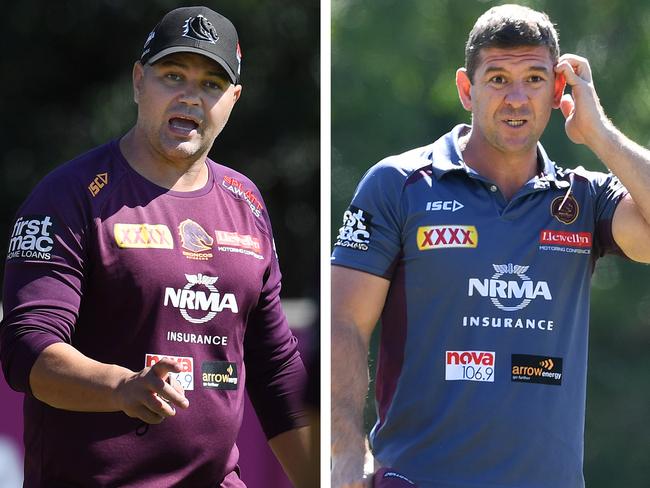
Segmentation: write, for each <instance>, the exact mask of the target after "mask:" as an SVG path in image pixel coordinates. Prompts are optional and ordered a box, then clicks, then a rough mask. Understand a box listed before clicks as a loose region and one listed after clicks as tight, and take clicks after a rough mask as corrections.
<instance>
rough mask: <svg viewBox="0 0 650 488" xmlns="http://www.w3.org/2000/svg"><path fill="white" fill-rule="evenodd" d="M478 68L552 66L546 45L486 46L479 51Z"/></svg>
mask: <svg viewBox="0 0 650 488" xmlns="http://www.w3.org/2000/svg"><path fill="white" fill-rule="evenodd" d="M479 60H480V61H479V66H478V69H490V68H508V67H511V66H517V67H529V66H536V67H542V66H543V67H545V68H549V67H552V66H553V59H552V58H551V52H550V50H549V49H548V47H546V46H518V47H508V48H502V47H486V48H482V49H481V50H480V51H479Z"/></svg>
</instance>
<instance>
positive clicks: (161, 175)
mask: <svg viewBox="0 0 650 488" xmlns="http://www.w3.org/2000/svg"><path fill="white" fill-rule="evenodd" d="M142 138H143V137H142V136H141V135H139V134H138V133H137V129H136V128H135V127H134V128H132V129H131V130H130V131H129V132H127V133H126V135H124V137H122V139H120V143H119V145H120V151H121V152H122V155H123V156H124V159H126V161H127V163H128V164H129V166H131V168H133V170H134V171H136V172H137V173H139V174H140V175H141V176H143V177H144V178H146V179H147V180H149V181H151V182H152V183H155V184H156V185H158V186H161V187H163V188H167V189H169V190H175V191H193V190H198V189H200V188H203V187H204V186H205V184H206V183H207V181H208V168H207V166H206V164H205V160H206V156H207V155H202V156H200V157H198V158H193V159H183V160H171V159H169V158H165V157H164V156H163V155H161V154H159V153H157V152H155V150H154V149H153V148H152V147H151V145H150V144H148V143H147V142H146V141H144V140H142Z"/></svg>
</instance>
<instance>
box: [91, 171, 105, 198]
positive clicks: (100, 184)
mask: <svg viewBox="0 0 650 488" xmlns="http://www.w3.org/2000/svg"><path fill="white" fill-rule="evenodd" d="M106 185H108V173H99V174H98V175H97V176H95V178H94V179H93V181H91V182H90V185H88V191H89V192H90V194H91V195H92V196H93V198H95V197H96V196H97V194H98V193H99V192H100V191H101V189H102V188H104V187H105V186H106Z"/></svg>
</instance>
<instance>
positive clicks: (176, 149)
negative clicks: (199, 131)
mask: <svg viewBox="0 0 650 488" xmlns="http://www.w3.org/2000/svg"><path fill="white" fill-rule="evenodd" d="M203 149H204V148H203V147H202V146H201V144H199V143H198V142H194V141H185V142H181V143H179V144H176V145H175V146H173V147H170V148H169V149H168V151H167V153H168V154H169V155H170V156H171V157H172V159H183V160H186V159H194V158H198V157H200V156H201V155H202V154H203V153H204V150H203Z"/></svg>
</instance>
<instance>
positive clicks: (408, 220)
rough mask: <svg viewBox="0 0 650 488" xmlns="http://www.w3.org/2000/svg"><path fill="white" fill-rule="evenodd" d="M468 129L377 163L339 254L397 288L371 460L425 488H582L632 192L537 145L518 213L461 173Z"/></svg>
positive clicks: (386, 329)
mask: <svg viewBox="0 0 650 488" xmlns="http://www.w3.org/2000/svg"><path fill="white" fill-rule="evenodd" d="M468 129H469V127H468V126H465V125H459V126H457V127H455V128H454V129H453V130H452V131H451V132H450V133H448V134H446V135H445V136H443V137H441V138H440V139H439V140H437V141H436V142H434V143H433V144H431V145H428V146H425V147H421V148H418V149H414V150H411V151H408V152H406V153H404V154H401V155H398V156H392V157H389V158H386V159H384V160H383V161H381V162H379V163H378V164H376V165H375V166H373V167H372V168H371V169H370V170H369V171H368V172H367V173H366V174H365V175H364V177H363V179H362V181H361V183H360V184H359V186H358V188H357V190H356V193H355V195H354V197H353V199H352V203H351V205H350V207H349V208H348V210H347V211H346V212H345V215H344V219H343V226H342V227H341V228H340V230H339V234H338V237H337V240H336V243H335V248H334V253H333V256H332V263H333V264H334V265H339V266H345V267H349V268H353V269H356V270H360V271H364V272H367V273H371V274H373V275H377V276H380V277H383V278H386V279H388V280H390V281H391V285H390V289H389V292H388V296H387V299H386V302H385V306H384V309H383V312H382V316H381V322H382V330H381V339H380V346H379V358H378V366H377V383H376V384H377V388H376V400H377V413H378V421H377V423H376V425H375V426H374V428H373V430H372V433H371V435H370V440H371V444H372V448H373V452H374V455H375V457H376V459H377V461H378V462H379V463H380V464H381V465H384V466H391V467H392V468H394V469H396V470H398V471H400V472H403V473H404V474H405V475H407V476H408V477H409V478H411V479H413V480H414V481H415V482H416V483H418V485H419V486H421V487H424V488H426V487H435V488H461V487H462V488H470V487H471V488H478V487H491V488H497V487H499V488H506V487H508V488H515V487H516V488H524V487H530V488H532V487H535V488H542V487H551V486H552V487H559V486H562V487H564V488H572V487H583V486H584V477H583V474H582V464H583V444H584V441H583V439H584V421H585V398H586V376H587V342H588V341H587V339H588V325H589V293H590V280H591V275H592V272H593V269H594V264H595V261H596V259H597V258H598V257H600V256H602V255H604V254H606V253H611V252H617V253H620V249H618V247H617V246H616V244H615V242H614V240H613V238H612V231H611V221H612V217H613V214H614V211H615V208H616V205H617V204H618V202H619V201H620V199H621V198H622V197H623V196H624V195H625V194H626V190H625V188H624V187H623V186H622V185H621V184H620V182H619V181H618V180H617V179H616V178H615V177H614V176H613V175H611V174H604V173H598V172H590V171H586V170H585V169H583V168H577V169H575V170H564V169H561V168H559V167H558V166H557V165H556V164H555V163H554V162H553V161H551V160H550V159H549V157H548V156H547V154H546V152H545V151H544V149H543V148H542V146H541V145H538V161H539V167H540V173H539V174H538V175H536V176H535V177H533V178H532V179H531V180H530V181H528V182H527V183H526V184H525V185H524V186H523V187H522V188H521V189H520V190H519V191H518V192H517V193H516V194H515V195H514V196H513V197H512V198H511V199H510V200H509V201H508V200H506V199H505V198H504V197H503V195H502V194H501V193H500V191H499V189H498V188H497V186H496V185H495V184H494V183H493V182H491V181H489V180H488V179H486V178H484V177H482V176H481V175H479V174H477V173H476V172H475V171H473V170H472V169H471V168H469V167H468V166H466V164H465V163H464V162H463V160H462V155H461V152H460V150H459V147H458V137H459V136H460V135H461V134H462V133H463V132H464V131H467V130H468Z"/></svg>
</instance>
